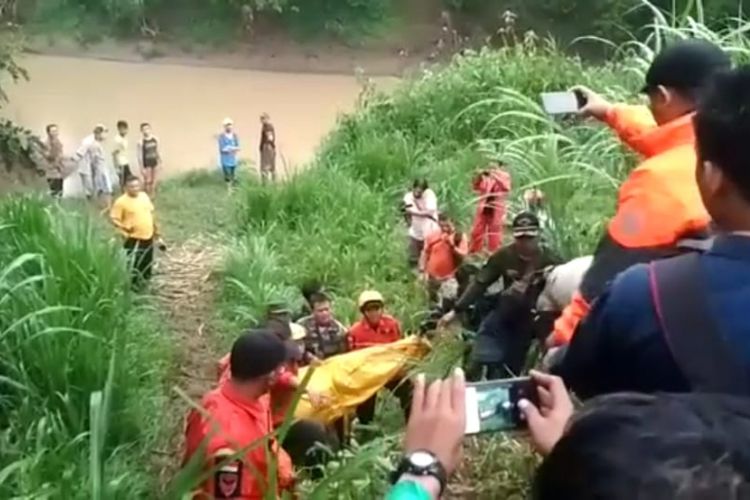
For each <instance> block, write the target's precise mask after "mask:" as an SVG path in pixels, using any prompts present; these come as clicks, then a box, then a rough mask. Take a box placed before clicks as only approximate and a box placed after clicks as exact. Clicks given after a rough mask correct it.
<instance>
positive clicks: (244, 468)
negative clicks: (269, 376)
mask: <svg viewBox="0 0 750 500" xmlns="http://www.w3.org/2000/svg"><path fill="white" fill-rule="evenodd" d="M201 406H202V407H203V408H204V410H205V412H206V413H207V414H208V416H209V417H208V418H206V417H204V416H203V415H202V414H201V412H199V411H197V410H192V411H191V412H190V413H189V415H188V418H187V425H186V428H185V447H186V452H185V463H187V462H188V461H189V460H190V459H191V458H192V457H193V456H194V455H196V454H197V453H202V454H203V455H204V457H205V458H204V459H203V461H204V468H205V470H211V474H210V476H209V478H208V479H207V480H206V481H205V482H204V483H203V485H201V489H200V491H199V492H196V493H195V495H194V497H193V498H194V499H200V500H208V499H213V498H232V499H235V500H261V499H264V498H266V497H265V496H264V495H265V493H266V492H267V491H268V490H269V489H270V488H274V489H275V490H276V494H277V496H279V494H280V492H281V491H283V490H289V489H292V487H293V485H294V473H293V469H292V461H291V459H290V458H289V456H288V455H287V454H286V452H285V451H284V450H283V449H281V447H280V446H279V444H278V442H277V441H276V440H275V439H273V438H270V439H268V440H267V441H264V438H268V436H270V435H271V434H272V433H273V422H272V418H271V408H270V403H269V398H268V396H263V397H261V398H259V399H255V400H251V399H248V398H246V397H245V396H243V395H242V394H239V393H238V392H237V391H236V390H235V389H234V387H233V386H232V384H231V382H230V381H228V380H225V381H223V382H222V383H221V384H220V385H219V387H218V388H217V389H214V390H213V391H211V392H209V393H207V394H206V395H205V396H204V397H203V400H202V402H201ZM241 450H247V451H245V452H244V455H242V456H240V457H236V458H232V457H233V455H234V454H235V453H236V452H238V451H241ZM267 450H270V452H271V453H272V454H273V455H275V458H276V460H277V462H278V463H277V469H276V477H275V478H269V477H268V474H269V470H268V469H269V464H268V463H267V458H266V451H267ZM272 479H273V481H272Z"/></svg>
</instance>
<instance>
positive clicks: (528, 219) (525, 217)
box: [513, 212, 541, 238]
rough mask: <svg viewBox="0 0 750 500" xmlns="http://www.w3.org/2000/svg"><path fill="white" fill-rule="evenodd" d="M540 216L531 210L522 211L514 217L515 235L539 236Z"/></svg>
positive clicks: (519, 236)
mask: <svg viewBox="0 0 750 500" xmlns="http://www.w3.org/2000/svg"><path fill="white" fill-rule="evenodd" d="M540 229H541V225H540V224H539V217H537V216H536V215H534V214H532V213H531V212H521V213H520V214H518V215H516V216H515V218H514V219H513V237H514V238H521V237H523V236H539V231H540Z"/></svg>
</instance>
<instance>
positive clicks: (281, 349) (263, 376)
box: [229, 329, 298, 395]
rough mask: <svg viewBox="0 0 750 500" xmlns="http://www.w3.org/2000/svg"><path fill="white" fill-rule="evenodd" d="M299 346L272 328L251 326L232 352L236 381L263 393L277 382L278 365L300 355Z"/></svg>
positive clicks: (233, 375) (232, 372)
mask: <svg viewBox="0 0 750 500" xmlns="http://www.w3.org/2000/svg"><path fill="white" fill-rule="evenodd" d="M296 349H298V348H297V347H296V346H295V345H294V344H291V343H287V342H284V341H283V340H281V339H280V338H279V337H278V336H277V335H276V334H274V333H273V332H271V331H270V330H264V329H258V330H250V331H248V332H246V333H244V334H242V335H241V336H240V337H239V338H238V339H237V340H235V341H234V344H233V345H232V352H231V353H230V355H229V369H230V371H231V374H232V381H233V382H234V383H236V384H241V385H247V386H248V388H249V390H251V391H253V392H255V393H256V394H257V395H261V394H263V393H265V392H266V391H267V390H268V389H269V388H270V386H271V385H272V384H273V382H274V380H275V376H276V373H277V371H278V369H279V368H280V367H281V366H282V365H283V364H284V363H286V362H287V361H289V360H290V359H293V358H294V357H295V356H296V354H297V353H296V351H295V350H296Z"/></svg>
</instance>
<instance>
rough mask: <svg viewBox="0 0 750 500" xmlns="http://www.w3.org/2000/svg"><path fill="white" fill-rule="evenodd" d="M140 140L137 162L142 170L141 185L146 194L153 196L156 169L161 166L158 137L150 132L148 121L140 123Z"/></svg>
mask: <svg viewBox="0 0 750 500" xmlns="http://www.w3.org/2000/svg"><path fill="white" fill-rule="evenodd" d="M141 134H142V137H141V140H140V141H138V163H139V165H140V167H141V172H143V187H144V189H145V190H146V194H148V195H149V196H150V197H152V198H153V197H154V193H155V192H156V191H155V190H156V169H157V167H159V166H161V155H160V154H159V139H157V138H156V136H154V135H153V133H152V132H151V125H150V124H149V123H142V124H141Z"/></svg>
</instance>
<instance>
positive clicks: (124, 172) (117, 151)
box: [112, 120, 133, 192]
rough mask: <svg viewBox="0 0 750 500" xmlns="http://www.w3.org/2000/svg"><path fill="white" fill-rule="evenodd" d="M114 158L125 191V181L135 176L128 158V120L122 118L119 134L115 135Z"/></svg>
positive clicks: (121, 186)
mask: <svg viewBox="0 0 750 500" xmlns="http://www.w3.org/2000/svg"><path fill="white" fill-rule="evenodd" d="M112 159H113V161H114V165H115V169H117V177H118V178H119V179H120V190H121V191H122V192H125V183H126V182H127V181H128V179H130V178H131V177H133V172H132V171H131V170H130V161H129V160H128V122H126V121H125V120H120V121H118V122H117V135H116V136H115V148H114V150H113V151H112Z"/></svg>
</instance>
